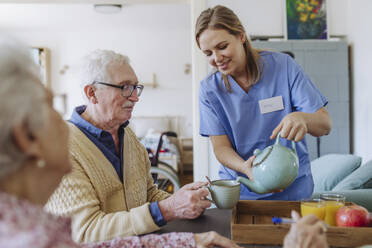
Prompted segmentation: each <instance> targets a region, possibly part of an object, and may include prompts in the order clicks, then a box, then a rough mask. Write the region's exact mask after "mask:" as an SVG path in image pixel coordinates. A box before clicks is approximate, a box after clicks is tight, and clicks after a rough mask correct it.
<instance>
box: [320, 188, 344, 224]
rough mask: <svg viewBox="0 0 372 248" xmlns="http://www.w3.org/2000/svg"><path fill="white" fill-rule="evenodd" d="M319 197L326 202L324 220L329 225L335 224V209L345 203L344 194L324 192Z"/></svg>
mask: <svg viewBox="0 0 372 248" xmlns="http://www.w3.org/2000/svg"><path fill="white" fill-rule="evenodd" d="M320 199H322V200H324V201H325V202H326V214H325V218H324V221H325V222H326V223H327V224H328V225H330V226H336V213H337V210H338V209H339V208H341V207H343V206H344V205H345V196H344V195H342V194H333V193H324V194H320Z"/></svg>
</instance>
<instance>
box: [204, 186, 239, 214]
mask: <svg viewBox="0 0 372 248" xmlns="http://www.w3.org/2000/svg"><path fill="white" fill-rule="evenodd" d="M207 188H208V190H209V192H210V193H211V197H212V202H213V203H214V204H215V205H216V206H217V207H218V208H222V209H231V208H233V207H234V206H235V205H236V204H237V203H238V201H239V197H240V183H239V182H237V181H235V180H215V181H212V184H210V185H209V186H208V187H207Z"/></svg>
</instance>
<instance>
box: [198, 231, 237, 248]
mask: <svg viewBox="0 0 372 248" xmlns="http://www.w3.org/2000/svg"><path fill="white" fill-rule="evenodd" d="M194 239H195V246H196V247H197V248H208V247H215V246H217V247H222V248H239V247H240V246H238V245H236V244H235V243H234V242H232V241H231V240H230V239H228V238H225V237H223V236H221V235H219V234H218V233H216V232H214V231H212V232H205V233H198V234H195V235H194Z"/></svg>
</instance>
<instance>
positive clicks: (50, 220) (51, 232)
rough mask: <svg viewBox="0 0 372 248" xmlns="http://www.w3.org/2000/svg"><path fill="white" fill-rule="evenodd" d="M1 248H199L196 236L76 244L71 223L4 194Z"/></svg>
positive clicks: (0, 211) (0, 215)
mask: <svg viewBox="0 0 372 248" xmlns="http://www.w3.org/2000/svg"><path fill="white" fill-rule="evenodd" d="M0 247H1V248H25V247H30V248H31V247H32V248H67V247H68V248H119V247H120V248H122V247H125V248H126V247H128V248H129V247H133V248H137V247H138V248H140V247H141V248H142V247H155V248H156V247H159V248H160V247H161V248H172V247H190V248H191V247H195V240H194V236H193V234H192V233H168V234H163V235H155V234H150V235H146V236H142V237H137V236H134V237H128V238H117V239H114V240H110V241H105V242H101V243H91V244H80V245H79V244H76V243H74V241H73V240H72V238H71V220H70V219H69V218H65V217H58V216H54V215H52V214H49V213H46V212H45V211H44V210H43V209H42V208H41V207H40V206H37V205H34V204H31V203H29V202H28V201H25V200H21V199H19V198H17V197H15V196H11V195H9V194H6V193H3V192H0Z"/></svg>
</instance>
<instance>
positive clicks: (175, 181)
mask: <svg viewBox="0 0 372 248" xmlns="http://www.w3.org/2000/svg"><path fill="white" fill-rule="evenodd" d="M164 136H167V137H175V138H177V134H176V133H175V132H170V131H168V132H163V133H161V135H160V139H159V142H158V145H157V148H156V152H155V154H154V153H153V152H152V151H151V149H149V148H146V149H147V152H148V154H149V159H150V162H151V167H150V173H151V175H152V178H153V179H154V183H155V184H157V185H158V188H159V189H161V190H163V191H166V192H168V193H171V194H172V193H174V192H176V191H177V190H179V189H180V187H181V183H180V180H179V178H178V175H177V171H176V170H175V169H174V168H173V167H172V166H171V165H169V164H167V163H165V162H164V161H160V160H159V153H160V151H161V149H162V146H163V137H164Z"/></svg>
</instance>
